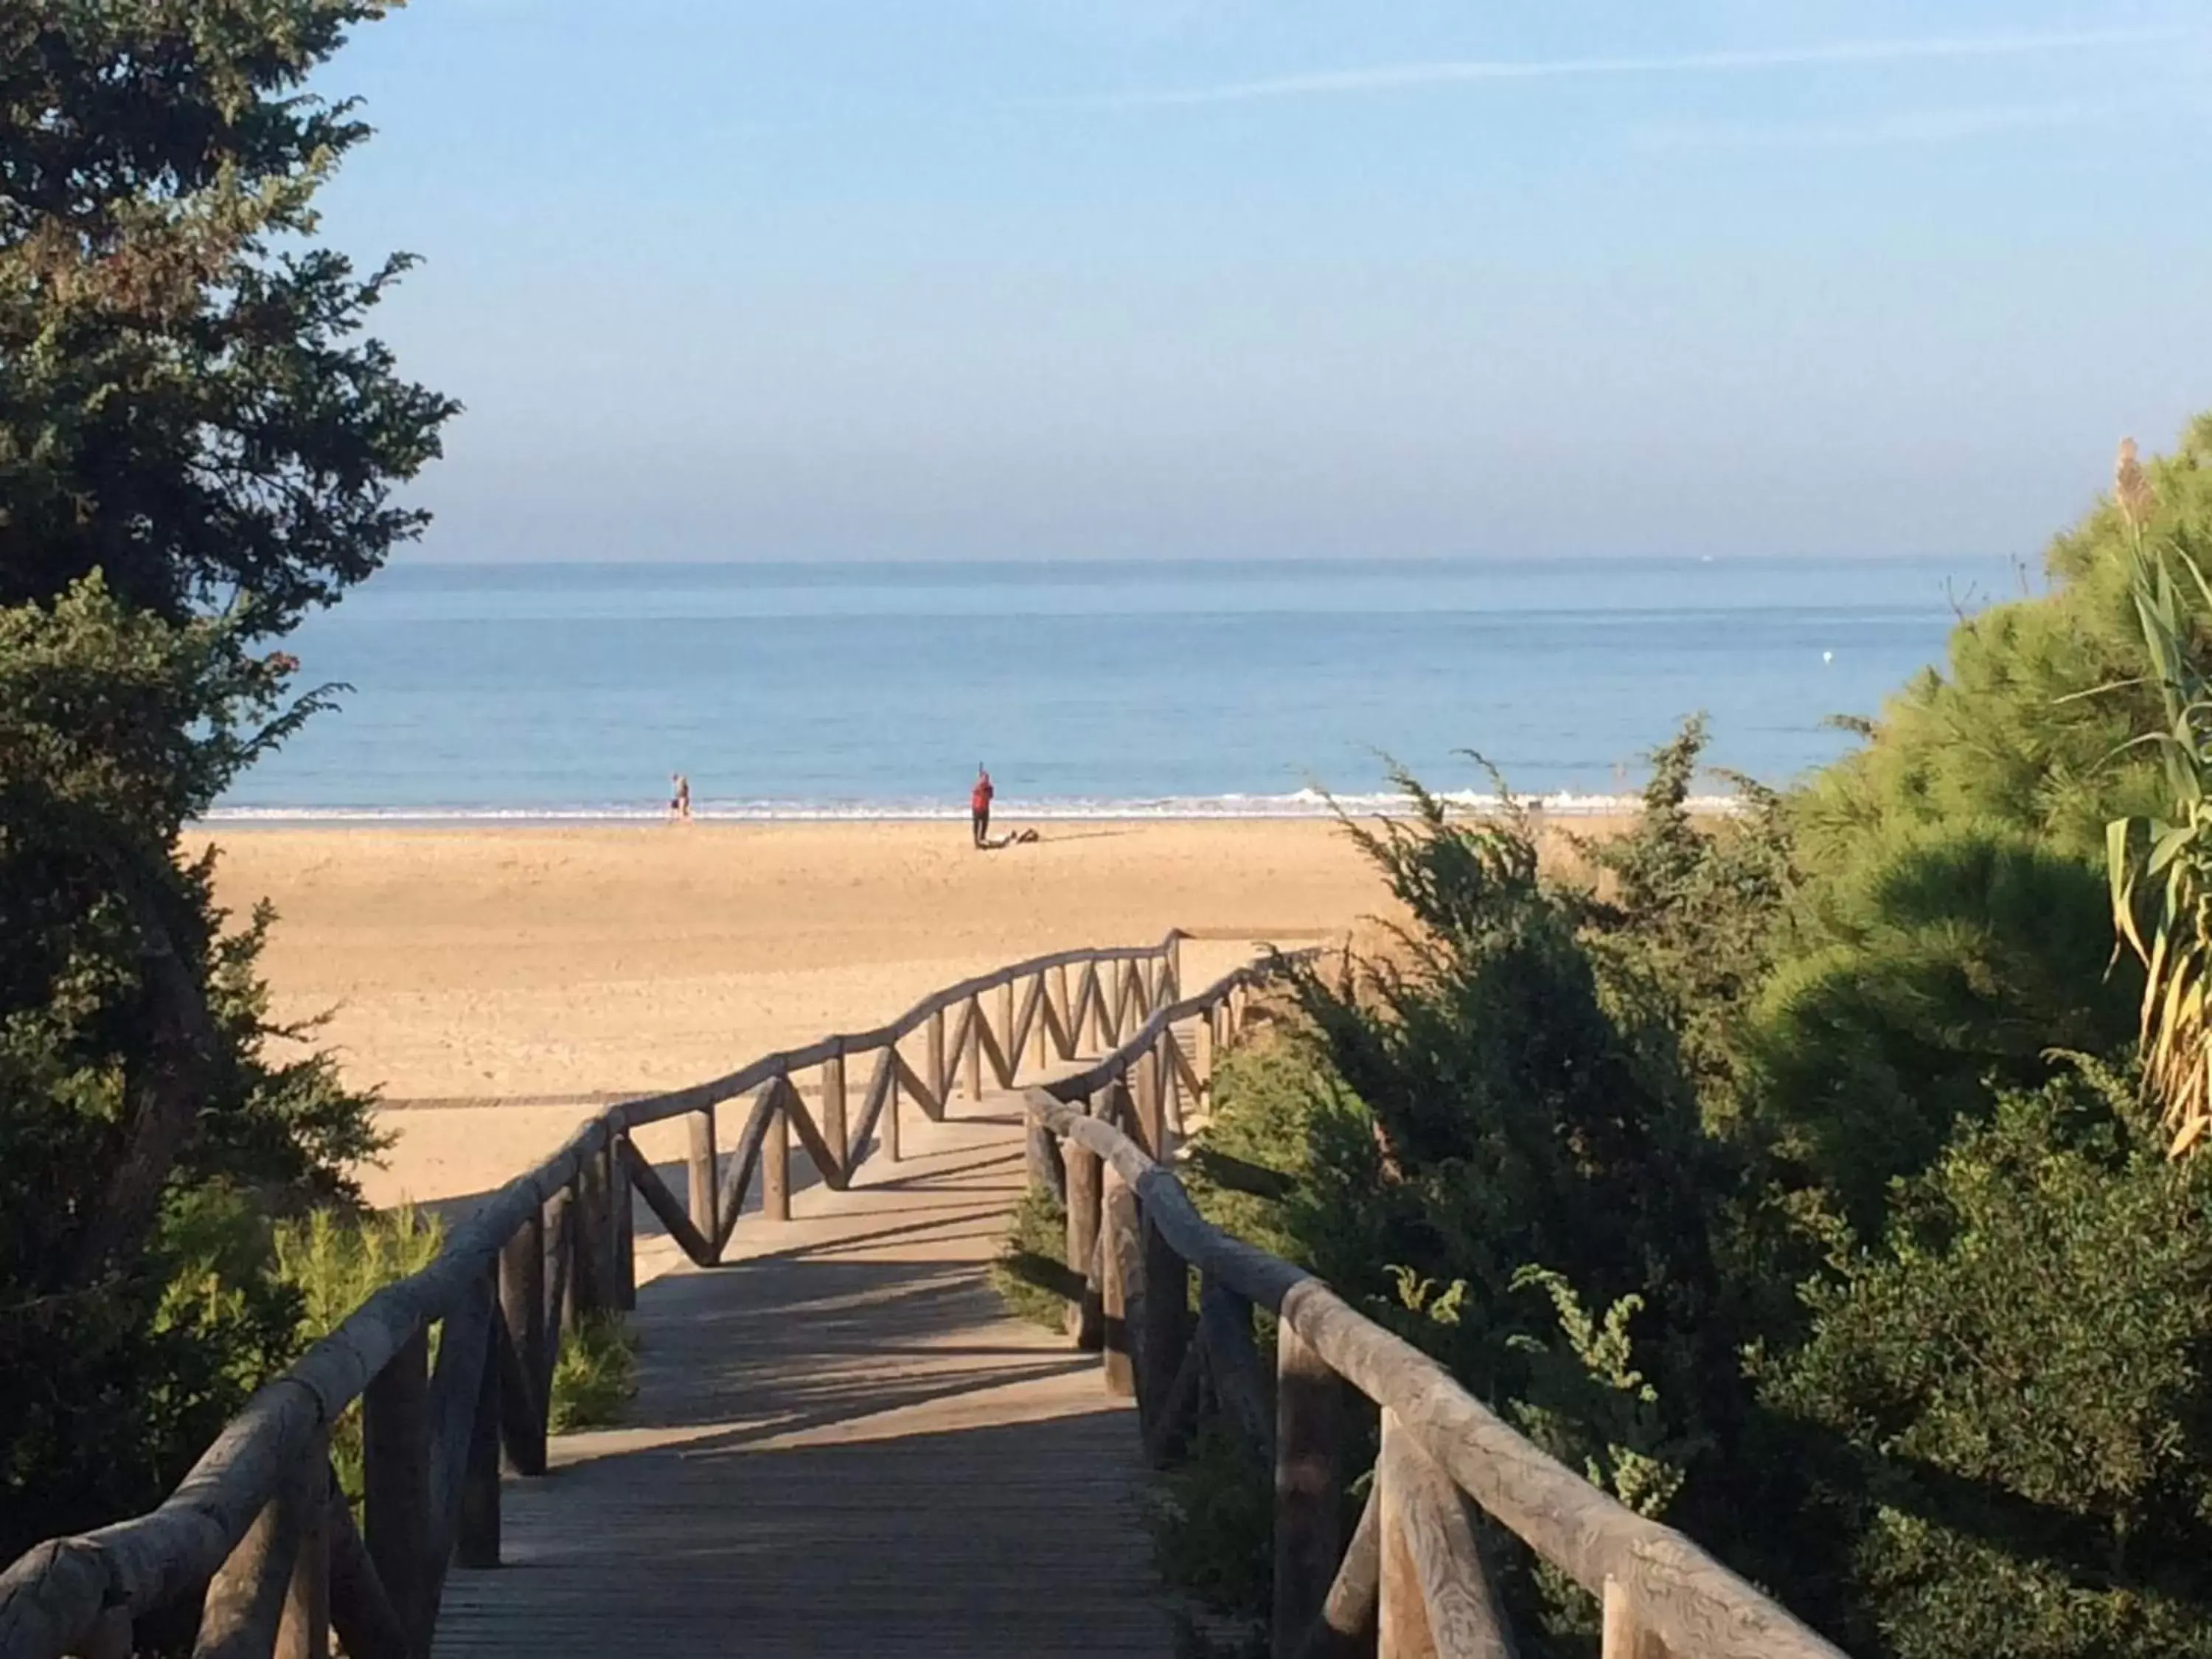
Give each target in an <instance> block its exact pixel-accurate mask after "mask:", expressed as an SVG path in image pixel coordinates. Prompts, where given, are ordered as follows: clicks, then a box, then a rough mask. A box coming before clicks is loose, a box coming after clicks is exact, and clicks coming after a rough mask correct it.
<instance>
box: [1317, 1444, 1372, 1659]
mask: <svg viewBox="0 0 2212 1659" xmlns="http://www.w3.org/2000/svg"><path fill="white" fill-rule="evenodd" d="M1382 1498H1383V1495H1382V1493H1381V1492H1377V1491H1376V1490H1375V1489H1374V1488H1373V1487H1372V1486H1370V1487H1369V1489H1368V1492H1367V1502H1366V1503H1365V1504H1364V1505H1362V1506H1361V1509H1360V1511H1359V1524H1358V1526H1356V1527H1354V1528H1352V1541H1351V1542H1350V1543H1349V1544H1346V1546H1345V1547H1344V1559H1343V1561H1342V1562H1341V1563H1340V1564H1339V1565H1338V1567H1337V1569H1336V1579H1335V1582H1334V1583H1332V1584H1330V1585H1329V1587H1328V1600H1327V1601H1323V1602H1322V1608H1321V1618H1320V1619H1319V1620H1317V1621H1316V1623H1315V1625H1314V1626H1313V1627H1312V1629H1311V1630H1310V1632H1308V1633H1307V1636H1306V1643H1305V1646H1304V1649H1302V1650H1301V1659H1364V1656H1368V1655H1371V1654H1372V1653H1373V1652H1374V1651H1375V1603H1376V1596H1377V1595H1378V1594H1379V1592H1380V1589H1381V1585H1380V1582H1379V1581H1380V1579H1381V1577H1382V1572H1383V1536H1382V1535H1383V1520H1382Z"/></svg>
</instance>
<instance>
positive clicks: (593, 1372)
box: [547, 1313, 637, 1434]
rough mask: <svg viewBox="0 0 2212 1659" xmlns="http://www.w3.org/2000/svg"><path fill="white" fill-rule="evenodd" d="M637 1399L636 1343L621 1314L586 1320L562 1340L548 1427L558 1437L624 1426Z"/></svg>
mask: <svg viewBox="0 0 2212 1659" xmlns="http://www.w3.org/2000/svg"><path fill="white" fill-rule="evenodd" d="M636 1394H637V1339H636V1338H635V1336H633V1335H632V1334H630V1331H629V1327H628V1326H627V1325H626V1324H624V1323H623V1316H621V1315H620V1314H618V1313H595V1314H586V1315H585V1316H584V1317H583V1318H581V1319H580V1320H578V1321H577V1322H576V1324H575V1326H574V1328H573V1329H571V1330H570V1331H569V1332H568V1334H566V1335H565V1336H563V1337H562V1340H561V1357H560V1358H559V1360H558V1361H557V1362H556V1364H555V1365H554V1367H553V1401H552V1407H551V1409H550V1412H549V1413H548V1414H547V1427H549V1428H550V1430H551V1431H553V1432H554V1433H556V1434H568V1433H570V1432H571V1431H574V1430H577V1429H596V1428H604V1427H605V1426H606V1425H608V1424H611V1423H617V1422H620V1421H621V1420H622V1413H623V1407H625V1406H627V1405H628V1404H629V1401H631V1400H632V1399H633V1398H634V1397H635V1395H636Z"/></svg>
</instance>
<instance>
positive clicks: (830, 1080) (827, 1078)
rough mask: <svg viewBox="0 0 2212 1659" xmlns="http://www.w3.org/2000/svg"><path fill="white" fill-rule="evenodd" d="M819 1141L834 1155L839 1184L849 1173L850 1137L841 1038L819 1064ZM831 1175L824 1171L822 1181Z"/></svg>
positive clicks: (850, 1172)
mask: <svg viewBox="0 0 2212 1659" xmlns="http://www.w3.org/2000/svg"><path fill="white" fill-rule="evenodd" d="M822 1139H824V1140H826V1141H828V1142H829V1150H830V1151H831V1152H835V1153H836V1155H837V1168H836V1172H835V1173H836V1176H837V1179H838V1181H839V1182H840V1183H842V1182H845V1181H846V1180H847V1179H848V1178H849V1177H850V1176H851V1175H852V1172H853V1137H852V1134H851V1132H850V1131H849V1130H848V1128H847V1127H846V1125H845V1045H844V1042H843V1041H842V1039H841V1040H840V1041H839V1042H838V1044H837V1052H836V1054H832V1055H830V1056H829V1059H827V1060H823V1062H822ZM831 1173H832V1172H831V1171H829V1170H823V1172H822V1178H823V1180H824V1181H827V1180H829V1176H830V1175H831Z"/></svg>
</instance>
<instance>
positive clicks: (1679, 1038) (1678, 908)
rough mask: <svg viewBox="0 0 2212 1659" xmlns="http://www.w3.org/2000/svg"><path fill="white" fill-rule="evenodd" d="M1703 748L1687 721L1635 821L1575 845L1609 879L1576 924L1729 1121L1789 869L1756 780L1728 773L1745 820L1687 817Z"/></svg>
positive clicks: (1776, 812)
mask: <svg viewBox="0 0 2212 1659" xmlns="http://www.w3.org/2000/svg"><path fill="white" fill-rule="evenodd" d="M1705 742H1706V727H1705V717H1704V716H1703V715H1697V716H1693V717H1692V718H1691V719H1690V720H1686V721H1684V722H1683V724H1682V728H1681V730H1680V732H1677V733H1676V734H1675V736H1674V738H1673V740H1672V741H1670V742H1668V743H1666V744H1662V745H1661V746H1660V748H1658V749H1657V750H1655V751H1654V752H1653V754H1652V756H1651V776H1650V780H1649V781H1647V782H1646V783H1645V785H1644V799H1643V810H1642V811H1640V812H1639V813H1638V815H1637V818H1636V822H1635V823H1634V824H1633V825H1632V827H1631V828H1630V829H1628V830H1627V831H1626V833H1625V834H1622V835H1619V836H1611V837H1607V838H1603V839H1597V838H1592V837H1587V836H1577V837H1575V838H1574V845H1575V848H1576V850H1577V852H1578V853H1579V854H1581V855H1582V857H1583V860H1584V861H1585V862H1586V863H1587V864H1589V866H1590V867H1591V868H1592V869H1593V870H1595V871H1596V872H1598V873H1599V875H1600V876H1601V878H1603V879H1604V880H1605V882H1606V887H1605V888H1604V889H1603V890H1601V892H1600V893H1599V895H1598V896H1596V898H1595V902H1593V903H1592V905H1591V906H1590V908H1589V911H1588V913H1587V914H1586V915H1585V916H1584V917H1583V939H1584V941H1585V942H1586V943H1587V944H1588V945H1589V946H1590V948H1592V949H1593V950H1595V951H1599V952H1601V954H1602V955H1603V956H1604V957H1606V958H1607V968H1608V970H1609V972H1608V977H1609V978H1610V980H1611V981H1612V982H1613V984H1614V986H1615V987H1616V988H1617V992H1618V994H1623V995H1626V994H1633V995H1635V996H1636V997H1637V998H1638V1000H1640V1001H1641V1002H1642V1003H1643V1004H1644V1006H1645V1009H1646V1011H1647V1012H1646V1018H1647V1019H1648V1020H1649V1022H1650V1024H1653V1025H1656V1026H1658V1027H1661V1028H1663V1029H1664V1030H1668V1031H1669V1032H1671V1033H1672V1034H1673V1036H1674V1039H1675V1041H1676V1042H1678V1043H1679V1045H1680V1065H1681V1066H1682V1068H1683V1070H1684V1072H1685V1073H1686V1078H1687V1080H1688V1082H1689V1083H1690V1085H1691V1086H1692V1089H1694V1090H1695V1091H1696V1092H1697V1094H1698V1096H1699V1099H1700V1100H1701V1101H1702V1102H1704V1103H1705V1109H1706V1110H1707V1112H1708V1113H1709V1114H1710V1115H1715V1116H1720V1117H1727V1116H1732V1115H1734V1112H1735V1107H1736V1103H1737V1096H1738V1093H1739V1090H1740V1086H1741V1076H1740V1073H1741V1065H1740V1060H1739V1054H1740V1049H1741V1022H1742V1011H1743V1008H1744V1005H1745V1003H1746V1001H1747V999H1748V998H1749V996H1750V995H1751V994H1752V993H1753V991H1754V990H1756V989H1757V987H1759V985H1760V984H1761V983H1762V982H1763V981H1765V977H1766V975H1768V973H1769V972H1770V971H1771V969H1772V968H1773V965H1774V956H1775V950H1776V946H1777V944H1778V939H1779V938H1780V930H1779V928H1778V927H1777V926H1776V925H1775V924H1776V923H1777V922H1778V921H1779V919H1780V916H1781V914H1782V909H1783V906H1784V902H1785V901H1786V900H1787V898H1788V897H1789V895H1790V889H1791V886H1792V884H1793V879H1794V875H1795V871H1794V868H1793V865H1792V859H1791V845H1790V826H1789V823H1788V820H1787V818H1786V817H1785V815H1784V811H1783V801H1782V798H1781V797H1780V796H1778V795H1777V794H1775V793H1773V791H1771V790H1770V789H1767V788H1765V787H1763V786H1762V785H1760V784H1759V783H1758V782H1757V781H1754V780H1753V779H1750V778H1747V777H1743V776H1741V775H1738V774H1733V773H1732V774H1729V781H1732V782H1733V783H1734V784H1735V786H1736V789H1737V793H1738V794H1739V797H1740V798H1741V800H1742V802H1743V811H1742V813H1741V816H1739V817H1733V818H1729V819H1725V820H1723V821H1722V822H1720V823H1698V822H1697V821H1695V820H1694V819H1692V817H1691V816H1690V811H1689V799H1690V791H1691V787H1692V784H1694V782H1695V781H1696V780H1697V775H1698V772H1699V757H1701V756H1702V755H1703V754H1704V752H1705Z"/></svg>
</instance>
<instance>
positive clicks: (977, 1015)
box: [967, 997, 983, 1100]
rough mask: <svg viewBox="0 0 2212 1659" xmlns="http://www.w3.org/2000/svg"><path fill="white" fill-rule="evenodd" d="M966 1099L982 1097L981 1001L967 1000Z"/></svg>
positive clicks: (979, 999)
mask: <svg viewBox="0 0 2212 1659" xmlns="http://www.w3.org/2000/svg"><path fill="white" fill-rule="evenodd" d="M967 1070H968V1098H969V1099H970V1100H981V1099H982V1097H983V999H982V998H981V997H970V998H969V999H968V1054H967Z"/></svg>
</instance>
